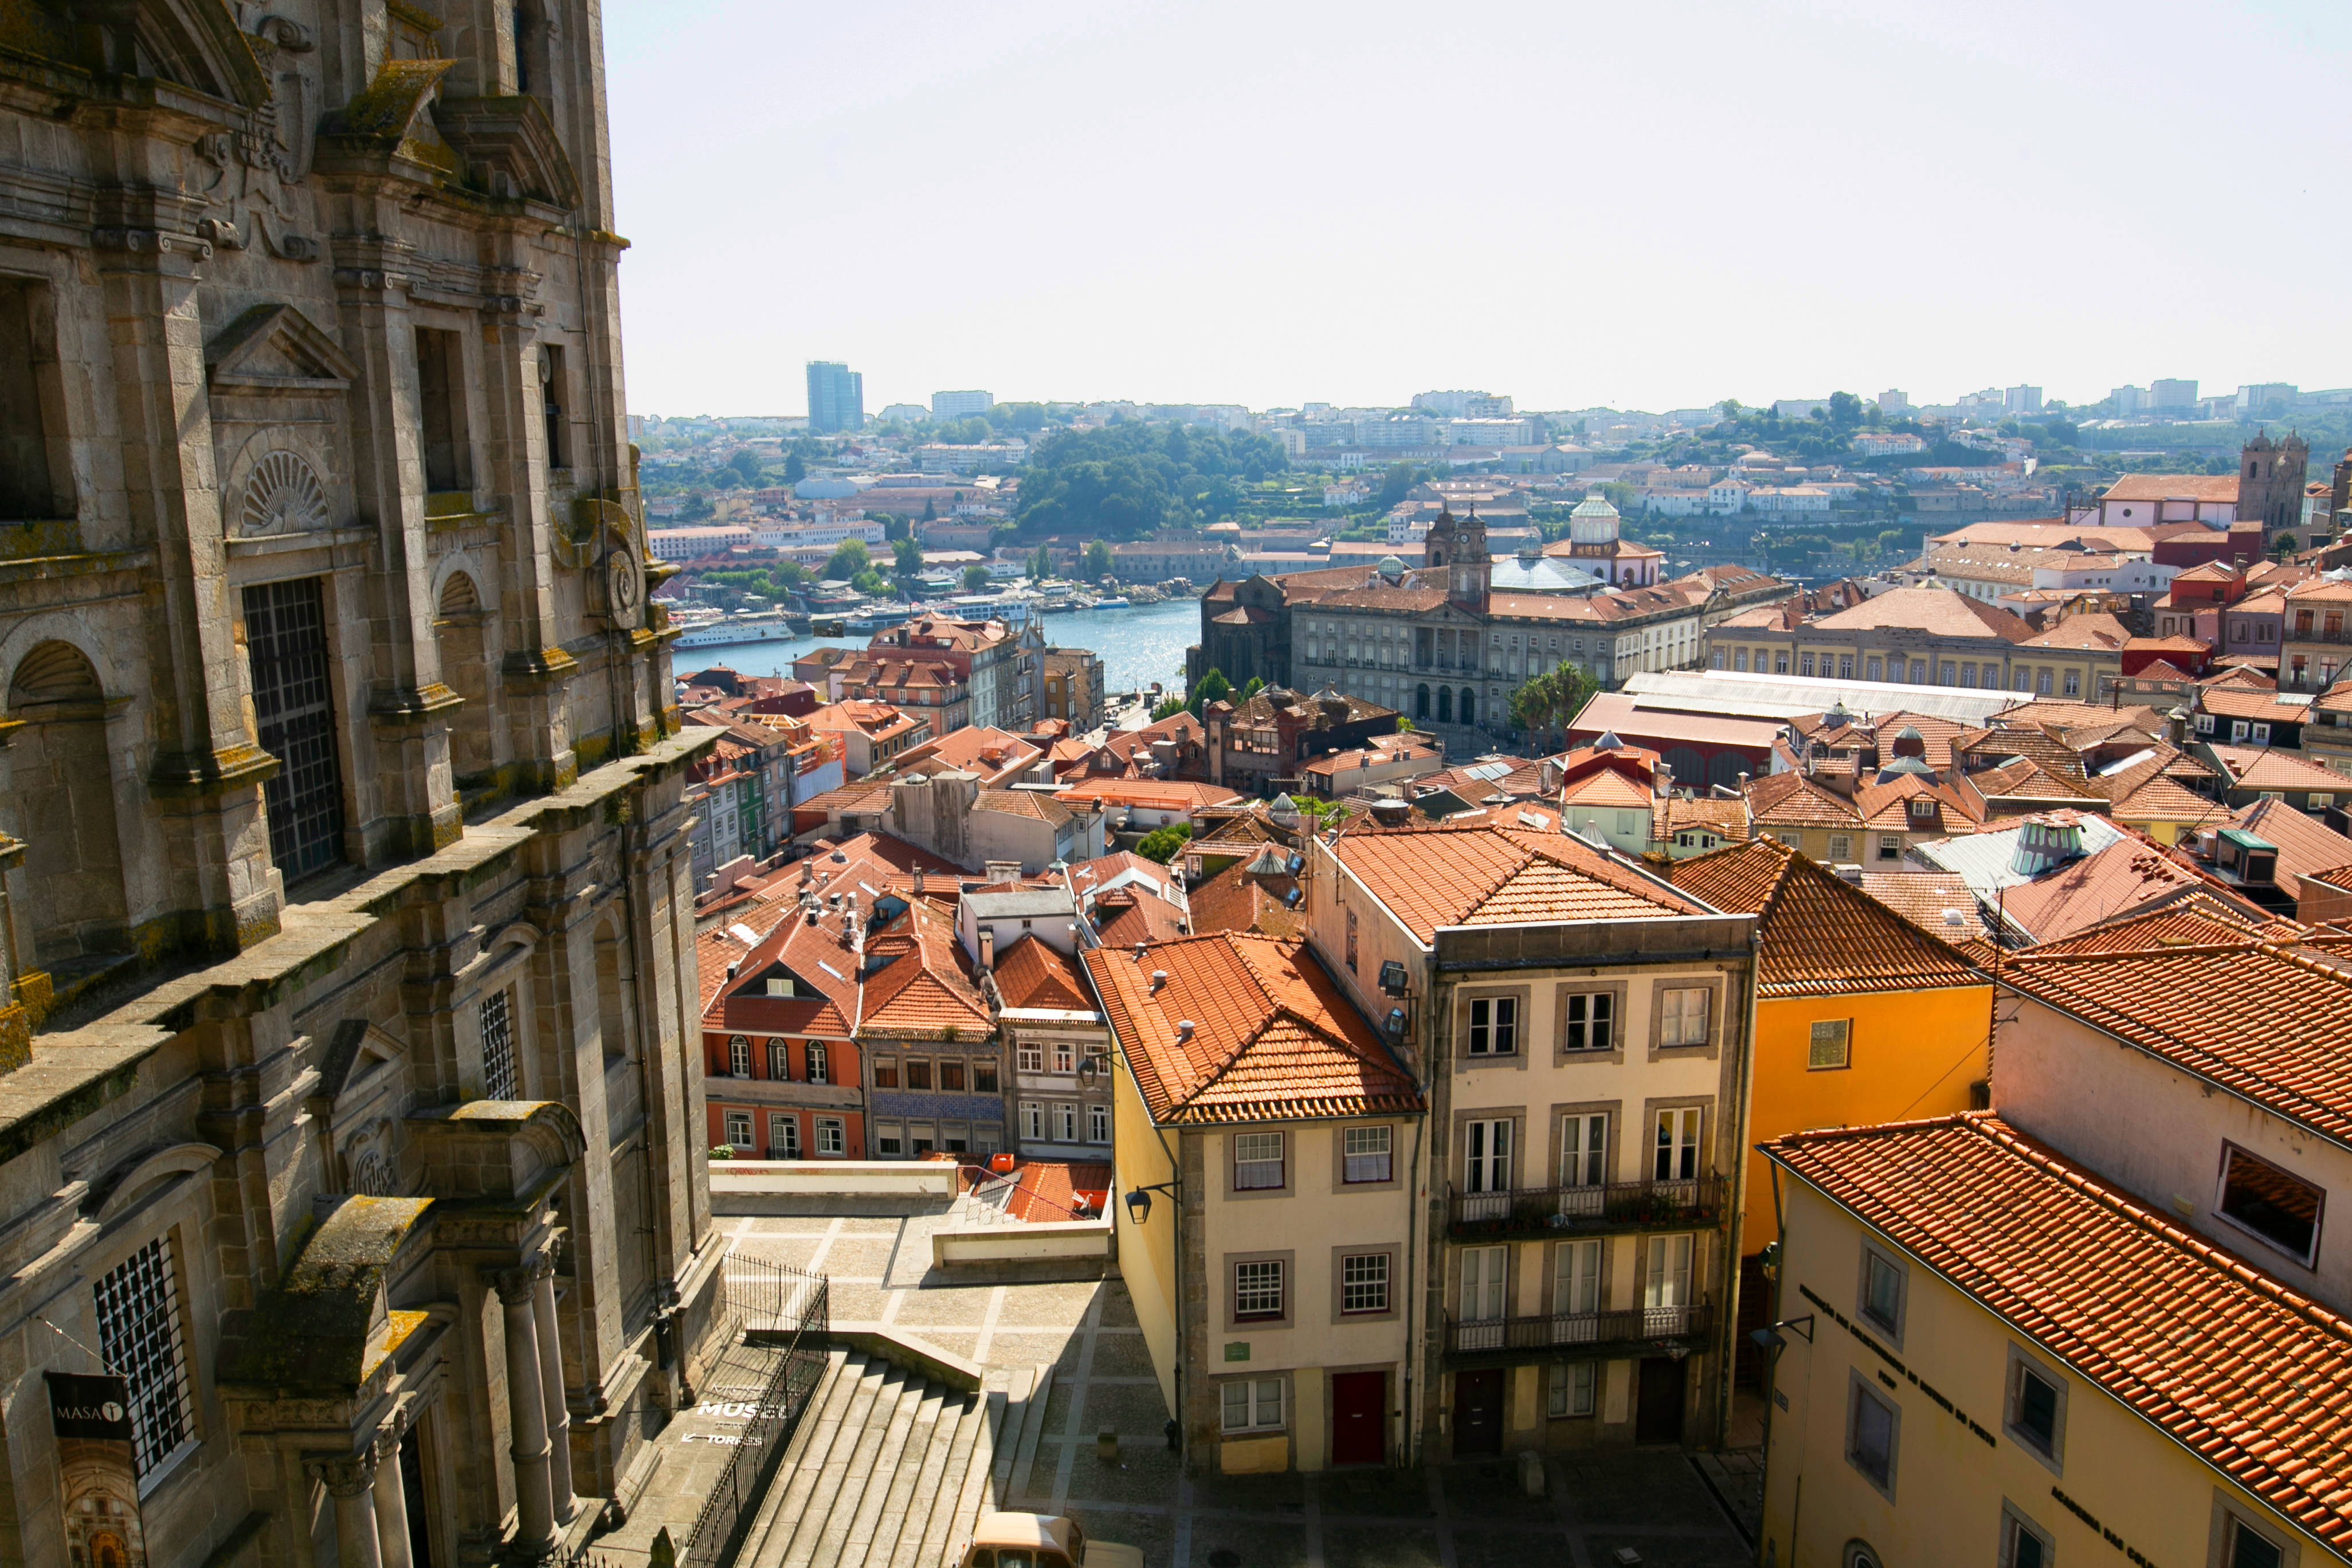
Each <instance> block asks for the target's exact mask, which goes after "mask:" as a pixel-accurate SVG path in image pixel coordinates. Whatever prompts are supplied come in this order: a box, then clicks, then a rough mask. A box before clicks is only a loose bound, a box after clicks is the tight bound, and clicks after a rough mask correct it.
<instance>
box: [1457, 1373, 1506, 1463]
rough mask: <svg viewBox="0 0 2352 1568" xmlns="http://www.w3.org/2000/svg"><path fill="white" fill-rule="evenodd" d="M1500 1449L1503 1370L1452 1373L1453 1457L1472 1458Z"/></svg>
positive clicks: (1497, 1451) (1501, 1447) (1499, 1450)
mask: <svg viewBox="0 0 2352 1568" xmlns="http://www.w3.org/2000/svg"><path fill="white" fill-rule="evenodd" d="M1502 1451H1503V1370H1502V1368H1500V1367H1492V1368H1489V1369H1487V1370H1486V1371H1485V1372H1457V1373H1454V1458H1457V1459H1474V1458H1479V1457H1480V1456H1482V1455H1492V1454H1499V1453H1501V1452H1502Z"/></svg>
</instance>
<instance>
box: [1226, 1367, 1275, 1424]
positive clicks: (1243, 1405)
mask: <svg viewBox="0 0 2352 1568" xmlns="http://www.w3.org/2000/svg"><path fill="white" fill-rule="evenodd" d="M1237 1392H1238V1393H1239V1394H1240V1395H1241V1398H1240V1399H1239V1400H1238V1401H1236V1400H1235V1399H1234V1394H1236V1393H1237ZM1217 1399H1218V1408H1219V1430H1221V1431H1223V1432H1228V1433H1234V1432H1279V1431H1282V1430H1284V1428H1285V1423H1284V1421H1283V1414H1284V1407H1285V1405H1286V1404H1287V1403H1288V1402H1287V1401H1286V1399H1285V1398H1284V1393H1283V1386H1282V1379H1280V1378H1278V1377H1234V1378H1227V1379H1226V1380H1225V1381H1224V1382H1223V1384H1222V1385H1221V1387H1220V1389H1219V1392H1218V1395H1217Z"/></svg>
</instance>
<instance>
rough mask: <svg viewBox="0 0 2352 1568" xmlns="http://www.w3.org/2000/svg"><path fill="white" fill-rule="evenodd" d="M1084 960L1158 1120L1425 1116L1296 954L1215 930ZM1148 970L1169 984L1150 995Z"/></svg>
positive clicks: (1400, 1077)
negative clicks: (1135, 951) (1186, 1027)
mask: <svg viewBox="0 0 2352 1568" xmlns="http://www.w3.org/2000/svg"><path fill="white" fill-rule="evenodd" d="M1086 963H1087V974H1088V976H1089V977H1090V978H1091V979H1092V980H1093V982H1094V986H1095V994H1097V996H1099V997H1101V998H1102V1002H1103V1007H1104V1010H1105V1012H1106V1013H1107V1014H1108V1016H1109V1019H1110V1025H1111V1029H1112V1032H1113V1033H1114V1034H1115V1035H1117V1036H1118V1040H1119V1043H1120V1044H1121V1046H1122V1047H1125V1049H1124V1051H1123V1053H1122V1055H1123V1058H1124V1059H1125V1061H1126V1062H1127V1064H1128V1066H1129V1068H1130V1069H1131V1070H1132V1071H1133V1072H1134V1074H1135V1079H1136V1085H1137V1087H1138V1088H1139V1089H1140V1090H1141V1092H1142V1096H1143V1101H1144V1104H1145V1106H1146V1107H1147V1108H1148V1109H1149V1110H1150V1112H1151V1117H1152V1120H1153V1121H1157V1122H1160V1123H1161V1124H1163V1125H1165V1124H1171V1123H1185V1124H1202V1123H1233V1122H1251V1121H1303V1120H1307V1119H1309V1118H1318V1117H1339V1116H1377V1115H1394V1114H1399V1113H1402V1114H1408V1115H1409V1114H1414V1113H1417V1112H1419V1111H1420V1110H1423V1104H1422V1099H1421V1094H1420V1091H1419V1090H1418V1089H1415V1088H1414V1087H1413V1084H1412V1079H1410V1078H1409V1077H1407V1076H1406V1075H1405V1073H1404V1071H1403V1069H1402V1068H1400V1067H1399V1066H1398V1065H1397V1063H1396V1061H1395V1059H1394V1058H1391V1056H1390V1055H1389V1053H1388V1050H1387V1048H1386V1047H1384V1046H1382V1045H1381V1041H1380V1038H1379V1037H1378V1036H1377V1035H1376V1034H1374V1033H1373V1030H1372V1026H1371V1025H1370V1023H1368V1022H1367V1021H1366V1020H1365V1018H1364V1016H1363V1015H1362V1014H1360V1013H1359V1012H1357V1011H1356V1009H1355V1008H1354V1006H1353V1005H1350V1004H1349V1001H1348V1000H1347V998H1346V997H1345V996H1344V995H1342V994H1340V991H1339V986H1338V985H1337V984H1334V983H1333V981H1332V980H1331V977H1330V976H1329V975H1328V974H1326V973H1324V972H1323V967H1322V965H1321V964H1320V963H1318V962H1317V961H1316V960H1315V958H1314V956H1313V955H1312V954H1311V953H1310V952H1308V951H1307V949H1306V948H1305V947H1303V946H1300V945H1298V944H1297V943H1293V942H1277V941H1276V940H1275V939H1274V938H1272V937H1265V936H1256V935H1249V934H1244V933H1242V932H1237V931H1220V932H1217V933H1215V934H1213V935H1206V936H1191V937H1183V938H1180V939H1179V940H1177V941H1175V942H1161V943H1159V944H1158V945H1156V946H1152V947H1148V948H1146V949H1145V951H1144V953H1143V956H1142V957H1141V958H1140V959H1139V958H1137V957H1136V956H1135V955H1134V954H1133V952H1131V951H1122V950H1114V949H1111V948H1108V947H1102V948H1096V949H1094V950H1093V951H1091V952H1088V953H1087V956H1086ZM1155 971H1163V972H1165V973H1166V974H1167V976H1168V979H1167V981H1166V982H1165V983H1164V984H1161V985H1160V986H1159V987H1158V988H1157V989H1156V990H1155V989H1154V987H1153V985H1152V983H1151V976H1152V974H1153V973H1154V972H1155ZM1184 1023H1189V1024H1191V1025H1192V1029H1191V1031H1190V1032H1189V1035H1188V1034H1186V1033H1185V1032H1184V1031H1181V1030H1180V1029H1179V1027H1178V1026H1179V1025H1180V1024H1184Z"/></svg>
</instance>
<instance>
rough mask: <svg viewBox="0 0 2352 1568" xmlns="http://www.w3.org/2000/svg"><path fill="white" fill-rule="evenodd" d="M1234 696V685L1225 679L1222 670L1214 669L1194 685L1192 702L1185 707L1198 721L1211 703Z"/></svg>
mask: <svg viewBox="0 0 2352 1568" xmlns="http://www.w3.org/2000/svg"><path fill="white" fill-rule="evenodd" d="M1233 694H1234V683H1233V682H1232V681H1230V680H1227V679H1225V672H1224V671H1223V670H1222V669H1213V670H1211V671H1209V673H1208V674H1206V675H1204V676H1202V677H1201V679H1200V680H1199V681H1198V682H1196V683H1195V684H1194V686H1193V688H1192V700H1190V701H1188V702H1186V703H1185V704H1184V706H1185V707H1187V708H1189V709H1191V710H1192V717H1193V718H1195V719H1198V718H1199V717H1200V716H1201V711H1202V710H1203V709H1205V708H1206V707H1208V705H1209V704H1210V703H1212V702H1215V701H1219V700H1223V699H1224V698H1227V697H1231V696H1232V695H1233Z"/></svg>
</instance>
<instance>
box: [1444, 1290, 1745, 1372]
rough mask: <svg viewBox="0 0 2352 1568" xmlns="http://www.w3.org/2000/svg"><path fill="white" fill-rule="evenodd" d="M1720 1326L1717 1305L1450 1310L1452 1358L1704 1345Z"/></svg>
mask: <svg viewBox="0 0 2352 1568" xmlns="http://www.w3.org/2000/svg"><path fill="white" fill-rule="evenodd" d="M1714 1331H1715V1307H1714V1305H1713V1303H1711V1302H1707V1301H1695V1302H1691V1303H1688V1304H1686V1305H1684V1306H1676V1307H1632V1308H1627V1309H1625V1310H1621V1311H1613V1312H1557V1313H1553V1314H1551V1315H1549V1316H1545V1317H1532V1316H1531V1317H1509V1318H1457V1317H1455V1316H1454V1315H1453V1314H1452V1313H1451V1312H1449V1313H1447V1314H1446V1315H1445V1358H1446V1360H1447V1361H1449V1362H1465V1361H1471V1362H1475V1361H1490V1360H1513V1359H1525V1358H1528V1357H1541V1358H1546V1359H1549V1358H1554V1357H1559V1356H1563V1355H1564V1356H1569V1357H1572V1358H1575V1359H1577V1360H1590V1359H1596V1358H1609V1359H1616V1358H1622V1357H1627V1356H1633V1355H1638V1354H1641V1353H1643V1352H1650V1353H1653V1354H1665V1353H1669V1352H1673V1351H1674V1350H1675V1349H1677V1348H1680V1349H1681V1350H1683V1351H1685V1352H1689V1351H1694V1350H1704V1349H1705V1348H1706V1342H1707V1338H1708V1336H1709V1335H1710V1334H1712V1333H1713V1332H1714Z"/></svg>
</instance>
